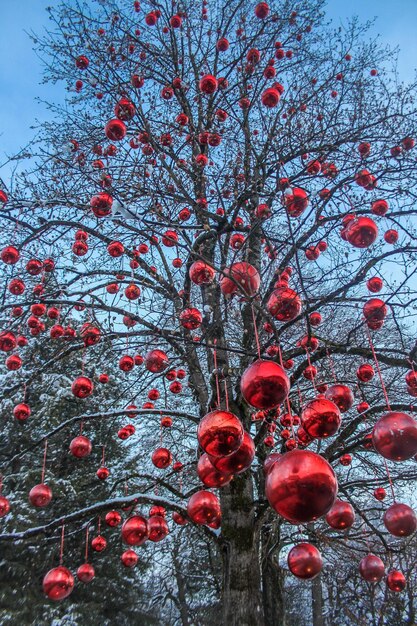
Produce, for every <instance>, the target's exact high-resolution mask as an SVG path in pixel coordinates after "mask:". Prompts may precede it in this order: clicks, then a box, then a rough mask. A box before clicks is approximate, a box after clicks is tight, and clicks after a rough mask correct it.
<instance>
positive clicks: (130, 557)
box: [120, 549, 139, 567]
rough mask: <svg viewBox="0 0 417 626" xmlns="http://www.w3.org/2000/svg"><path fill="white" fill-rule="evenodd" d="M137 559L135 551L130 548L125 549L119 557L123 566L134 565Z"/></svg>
mask: <svg viewBox="0 0 417 626" xmlns="http://www.w3.org/2000/svg"><path fill="white" fill-rule="evenodd" d="M138 559H139V557H138V555H137V554H136V552H135V551H134V550H131V549H129V550H125V551H124V552H123V554H122V556H121V557H120V560H121V562H122V563H123V565H124V566H125V567H135V565H136V563H137V562H138Z"/></svg>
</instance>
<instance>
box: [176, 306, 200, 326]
mask: <svg viewBox="0 0 417 626" xmlns="http://www.w3.org/2000/svg"><path fill="white" fill-rule="evenodd" d="M202 321H203V316H202V315H201V313H200V311H199V310H198V309H193V308H189V309H184V311H182V312H181V313H180V322H181V326H183V327H184V328H186V329H187V330H195V329H196V328H199V326H201V323H202Z"/></svg>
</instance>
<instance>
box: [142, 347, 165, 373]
mask: <svg viewBox="0 0 417 626" xmlns="http://www.w3.org/2000/svg"><path fill="white" fill-rule="evenodd" d="M168 365H169V359H168V357H167V355H166V354H165V352H163V351H162V350H151V351H150V352H148V354H147V355H146V356H145V367H146V369H147V370H149V371H150V372H152V373H153V374H159V373H160V372H163V371H164V369H166V368H167V367H168Z"/></svg>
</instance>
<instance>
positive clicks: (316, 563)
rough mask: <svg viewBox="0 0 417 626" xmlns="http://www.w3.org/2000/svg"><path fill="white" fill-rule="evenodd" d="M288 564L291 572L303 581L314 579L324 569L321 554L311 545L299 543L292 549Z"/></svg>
mask: <svg viewBox="0 0 417 626" xmlns="http://www.w3.org/2000/svg"><path fill="white" fill-rule="evenodd" d="M287 562H288V567H289V569H290V572H291V573H292V574H294V576H296V577H297V578H302V579H303V580H310V579H311V578H314V577H315V576H317V575H318V574H319V573H320V572H321V568H322V567H323V560H322V558H321V554H320V552H319V550H318V549H317V548H316V546H313V545H312V544H311V543H299V544H297V545H296V546H294V547H293V548H291V550H290V551H289V553H288V559H287Z"/></svg>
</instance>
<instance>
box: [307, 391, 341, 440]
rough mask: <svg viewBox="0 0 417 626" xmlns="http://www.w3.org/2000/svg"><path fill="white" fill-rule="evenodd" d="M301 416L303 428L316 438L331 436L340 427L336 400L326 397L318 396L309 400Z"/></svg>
mask: <svg viewBox="0 0 417 626" xmlns="http://www.w3.org/2000/svg"><path fill="white" fill-rule="evenodd" d="M301 418H302V425H303V429H304V430H305V431H306V433H307V434H308V435H310V437H313V438H315V439H321V438H322V437H323V438H325V437H331V436H332V435H334V434H335V433H336V432H337V431H338V430H339V427H340V411H339V409H338V407H337V406H336V404H335V403H334V402H332V401H331V400H328V399H327V398H324V397H318V398H315V399H314V400H310V402H307V404H306V405H305V406H304V408H303V411H302V414H301Z"/></svg>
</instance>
